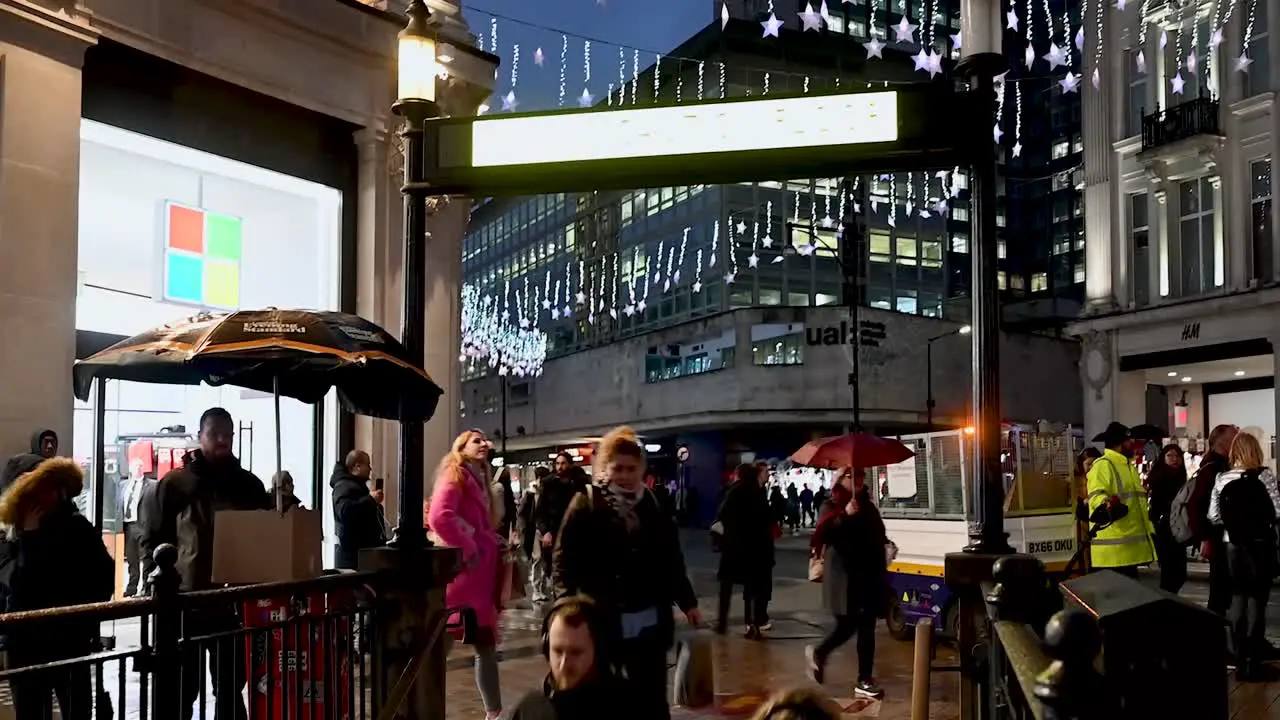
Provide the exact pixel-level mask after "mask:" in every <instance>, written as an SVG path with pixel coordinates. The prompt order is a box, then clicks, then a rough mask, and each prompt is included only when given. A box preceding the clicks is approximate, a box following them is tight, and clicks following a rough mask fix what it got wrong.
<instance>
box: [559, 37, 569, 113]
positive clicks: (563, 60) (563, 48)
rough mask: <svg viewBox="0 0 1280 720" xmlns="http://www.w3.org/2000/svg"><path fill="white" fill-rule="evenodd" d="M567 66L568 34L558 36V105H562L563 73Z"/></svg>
mask: <svg viewBox="0 0 1280 720" xmlns="http://www.w3.org/2000/svg"><path fill="white" fill-rule="evenodd" d="M568 68H569V36H568V35H561V36H560V106H561V107H564V96H565V75H566V74H567V71H568Z"/></svg>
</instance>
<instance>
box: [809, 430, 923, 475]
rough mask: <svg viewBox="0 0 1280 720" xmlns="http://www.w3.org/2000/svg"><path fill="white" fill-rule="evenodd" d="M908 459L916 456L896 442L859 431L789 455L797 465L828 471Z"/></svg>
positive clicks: (872, 465) (812, 443)
mask: <svg viewBox="0 0 1280 720" xmlns="http://www.w3.org/2000/svg"><path fill="white" fill-rule="evenodd" d="M911 457H915V453H914V452H912V451H911V450H910V449H909V448H907V446H906V445H903V444H902V443H900V442H898V441H897V440H894V439H892V438H882V437H879V436H878V435H871V434H868V433H860V432H855V433H848V434H847V435H837V436H836V437H829V438H822V439H821V440H814V441H812V442H810V443H807V444H805V446H804V447H802V448H800V449H799V450H797V451H795V452H794V453H791V459H792V461H794V462H795V463H796V464H798V465H807V466H809V467H816V468H825V469H827V470H835V469H837V468H843V467H854V468H869V467H879V466H881V465H893V464H894V463H900V462H902V461H903V460H906V459H908V458H911Z"/></svg>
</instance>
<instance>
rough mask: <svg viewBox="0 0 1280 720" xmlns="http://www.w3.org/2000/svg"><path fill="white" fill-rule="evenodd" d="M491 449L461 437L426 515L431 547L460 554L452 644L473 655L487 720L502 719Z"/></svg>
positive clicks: (498, 553) (450, 597) (449, 596)
mask: <svg viewBox="0 0 1280 720" xmlns="http://www.w3.org/2000/svg"><path fill="white" fill-rule="evenodd" d="M492 449H493V444H492V443H490V442H489V439H488V438H487V437H485V435H484V433H482V432H480V431H479V430H467V431H466V432H464V433H462V434H461V435H459V436H458V437H457V438H456V439H455V440H454V441H453V445H452V447H451V448H450V449H449V453H448V454H447V455H445V456H444V458H442V459H441V461H440V466H439V468H438V469H437V470H436V478H435V485H434V487H433V489H432V492H431V501H430V503H429V506H428V513H427V527H428V528H429V529H430V531H431V534H432V536H433V541H434V542H436V543H437V544H439V545H444V546H446V547H452V548H457V549H458V550H459V551H461V553H462V565H463V567H462V571H461V572H459V573H458V575H457V577H455V578H454V579H453V580H451V581H450V582H449V586H448V587H447V588H446V589H445V604H446V605H448V606H449V607H451V608H464V609H465V611H467V612H464V616H463V618H462V619H463V622H462V623H460V625H461V629H460V630H458V631H457V632H455V633H454V634H453V635H452V638H453V640H454V641H461V642H462V643H463V644H464V645H470V646H471V647H472V649H473V650H474V651H475V656H476V661H475V668H476V687H477V688H478V689H479V691H480V700H481V702H483V703H484V710H485V718H486V719H487V720H496V719H497V718H498V717H499V716H501V715H502V687H501V685H500V684H499V677H498V614H499V611H500V608H499V607H498V602H499V598H498V596H499V592H500V587H499V584H498V580H499V578H498V575H499V571H500V570H501V568H502V547H501V546H502V542H503V541H502V539H501V538H500V537H499V536H498V532H497V531H498V522H499V520H500V518H499V515H500V514H501V510H500V509H499V508H498V507H496V504H495V503H494V502H493V494H492V491H491V489H490V486H489V471H488V469H489V453H490V451H491V450H492ZM445 652H446V654H447V653H448V650H446V651H445Z"/></svg>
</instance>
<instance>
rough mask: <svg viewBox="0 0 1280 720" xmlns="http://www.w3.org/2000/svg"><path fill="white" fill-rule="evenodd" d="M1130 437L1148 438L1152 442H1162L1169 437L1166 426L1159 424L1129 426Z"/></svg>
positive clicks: (1136, 438) (1135, 438)
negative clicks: (1165, 429)
mask: <svg viewBox="0 0 1280 720" xmlns="http://www.w3.org/2000/svg"><path fill="white" fill-rule="evenodd" d="M1129 437H1131V438H1133V439H1134V440H1148V441H1151V442H1160V441H1161V440H1164V439H1165V438H1167V437H1169V434H1168V433H1166V432H1165V431H1164V428H1162V427H1160V426H1159V425H1134V426H1133V427H1131V428H1129Z"/></svg>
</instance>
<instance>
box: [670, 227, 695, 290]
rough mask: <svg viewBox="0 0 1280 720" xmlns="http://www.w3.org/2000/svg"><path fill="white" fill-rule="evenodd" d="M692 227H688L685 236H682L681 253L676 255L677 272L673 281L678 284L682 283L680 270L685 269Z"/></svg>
mask: <svg viewBox="0 0 1280 720" xmlns="http://www.w3.org/2000/svg"><path fill="white" fill-rule="evenodd" d="M692 229H693V228H688V227H686V228H685V229H684V237H682V238H680V255H679V256H677V257H676V274H675V275H674V276H673V277H672V282H673V283H675V284H676V285H679V284H680V271H681V270H683V269H684V251H685V248H686V247H688V246H689V231H690V230H692Z"/></svg>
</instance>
